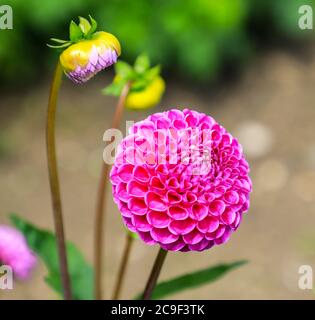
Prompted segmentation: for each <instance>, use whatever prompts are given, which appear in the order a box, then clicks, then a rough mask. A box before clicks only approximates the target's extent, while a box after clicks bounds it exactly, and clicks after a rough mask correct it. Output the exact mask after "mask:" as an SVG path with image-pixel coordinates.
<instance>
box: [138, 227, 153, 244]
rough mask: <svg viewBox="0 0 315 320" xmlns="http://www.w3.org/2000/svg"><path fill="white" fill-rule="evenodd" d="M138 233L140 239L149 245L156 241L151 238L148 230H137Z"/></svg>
mask: <svg viewBox="0 0 315 320" xmlns="http://www.w3.org/2000/svg"><path fill="white" fill-rule="evenodd" d="M138 234H139V237H140V238H141V240H143V241H144V242H145V243H146V244H148V245H150V246H152V245H153V244H156V241H155V240H154V239H153V238H152V236H151V233H150V232H142V231H138Z"/></svg>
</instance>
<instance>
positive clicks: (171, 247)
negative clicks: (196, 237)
mask: <svg viewBox="0 0 315 320" xmlns="http://www.w3.org/2000/svg"><path fill="white" fill-rule="evenodd" d="M184 247H185V242H183V240H181V239H178V240H177V241H175V242H173V243H168V244H161V248H162V249H164V250H167V251H180V250H182V249H183V248H184Z"/></svg>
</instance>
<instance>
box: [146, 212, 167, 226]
mask: <svg viewBox="0 0 315 320" xmlns="http://www.w3.org/2000/svg"><path fill="white" fill-rule="evenodd" d="M147 219H148V222H149V223H150V224H151V225H152V226H153V227H155V228H166V227H167V226H168V225H169V223H170V222H171V218H170V217H169V216H168V215H167V214H166V213H164V212H158V211H153V210H149V211H148V214H147Z"/></svg>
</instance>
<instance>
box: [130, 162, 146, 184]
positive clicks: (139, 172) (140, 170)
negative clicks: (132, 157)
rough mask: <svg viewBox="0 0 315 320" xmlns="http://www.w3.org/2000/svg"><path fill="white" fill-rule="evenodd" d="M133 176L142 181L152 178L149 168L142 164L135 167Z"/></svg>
mask: <svg viewBox="0 0 315 320" xmlns="http://www.w3.org/2000/svg"><path fill="white" fill-rule="evenodd" d="M133 176H134V178H135V179H136V180H138V181H140V182H148V181H149V179H150V176H149V172H148V170H147V169H146V168H144V167H141V166H136V167H134V169H133Z"/></svg>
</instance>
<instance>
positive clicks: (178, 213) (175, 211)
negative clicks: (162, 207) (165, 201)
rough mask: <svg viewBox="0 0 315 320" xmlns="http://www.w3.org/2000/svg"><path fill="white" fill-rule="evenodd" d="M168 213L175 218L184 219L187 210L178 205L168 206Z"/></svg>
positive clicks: (186, 215)
mask: <svg viewBox="0 0 315 320" xmlns="http://www.w3.org/2000/svg"><path fill="white" fill-rule="evenodd" d="M168 215H169V216H170V217H171V218H173V219H175V220H184V219H186V218H187V217H188V215H189V212H188V210H187V209H185V208H183V207H180V206H170V207H169V208H168Z"/></svg>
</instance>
